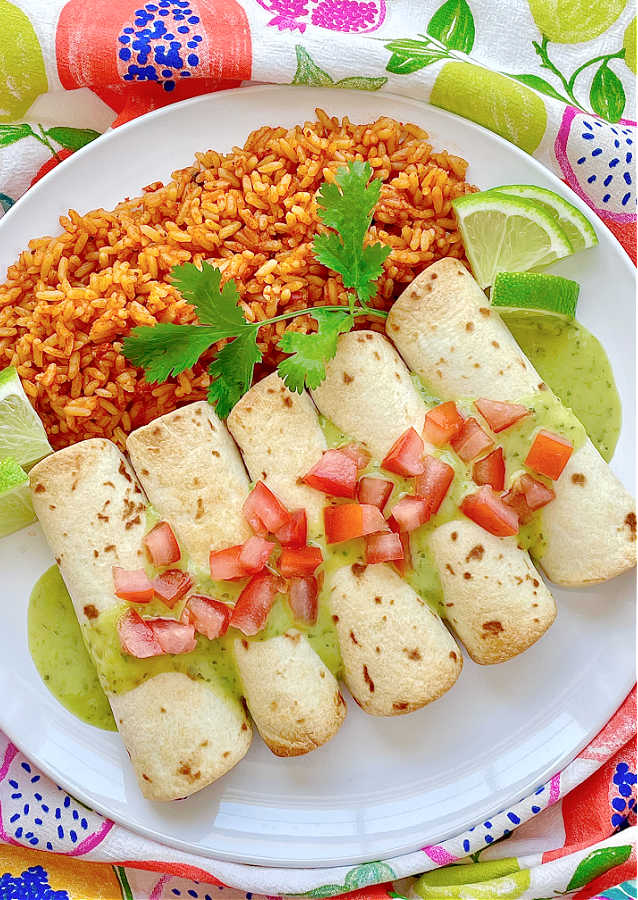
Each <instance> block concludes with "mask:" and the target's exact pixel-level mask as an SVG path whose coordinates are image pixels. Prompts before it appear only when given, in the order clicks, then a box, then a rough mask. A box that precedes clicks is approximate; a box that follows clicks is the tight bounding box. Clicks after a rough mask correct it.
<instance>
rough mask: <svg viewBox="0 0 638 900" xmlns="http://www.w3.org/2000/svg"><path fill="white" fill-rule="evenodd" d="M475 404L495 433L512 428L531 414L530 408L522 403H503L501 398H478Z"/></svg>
mask: <svg viewBox="0 0 638 900" xmlns="http://www.w3.org/2000/svg"><path fill="white" fill-rule="evenodd" d="M474 406H475V407H476V408H477V409H478V411H479V412H480V414H481V415H482V416H483V418H484V419H485V421H486V422H487V424H488V425H489V426H490V428H491V429H492V431H493V432H494V434H498V433H499V432H500V431H505V429H506V428H511V427H512V425H515V424H516V423H517V422H520V420H521V419H524V418H525V417H526V416H529V415H530V410H529V409H527V407H526V406H521V405H520V403H503V402H502V401H501V400H485V399H483V398H482V399H481V400H477V401H476V403H475V404H474Z"/></svg>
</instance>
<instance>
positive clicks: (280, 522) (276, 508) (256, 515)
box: [243, 481, 290, 534]
mask: <svg viewBox="0 0 638 900" xmlns="http://www.w3.org/2000/svg"><path fill="white" fill-rule="evenodd" d="M243 513H244V518H245V519H246V521H247V522H248V524H249V525H250V527H251V528H252V530H253V531H254V532H255V534H266V532H267V531H270V532H272V533H273V534H275V532H277V531H279V529H280V528H283V526H284V525H285V524H286V523H287V522H289V521H290V513H289V512H288V510H287V509H286V507H285V506H284V505H283V503H280V502H279V500H278V499H277V498H276V497H275V495H274V494H273V492H272V491H271V490H270V488H268V487H266V485H265V484H264V483H263V481H258V482H257V484H256V485H255V487H254V488H253V489H252V491H251V492H250V494H249V495H248V497H247V498H246V500H245V502H244V506H243Z"/></svg>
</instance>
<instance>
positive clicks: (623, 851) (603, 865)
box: [567, 844, 631, 891]
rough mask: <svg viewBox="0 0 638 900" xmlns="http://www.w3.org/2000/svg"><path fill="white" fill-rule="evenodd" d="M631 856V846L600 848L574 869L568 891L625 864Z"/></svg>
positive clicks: (576, 888) (574, 889)
mask: <svg viewBox="0 0 638 900" xmlns="http://www.w3.org/2000/svg"><path fill="white" fill-rule="evenodd" d="M630 856H631V844H622V845H621V846H619V847H600V848H599V849H598V850H594V851H593V853H590V854H589V856H586V857H585V859H583V860H581V862H580V863H579V864H578V866H577V867H576V871H575V872H574V874H573V875H572V877H571V880H570V882H569V884H568V885H567V890H568V891H576V890H578V889H579V888H582V887H584V886H585V885H586V884H589V882H590V881H593V880H594V878H598V876H599V875H603V874H604V873H605V872H608V871H609V869H613V868H614V866H620V865H621V864H622V863H624V862H626V861H627V860H628V859H629V857H630Z"/></svg>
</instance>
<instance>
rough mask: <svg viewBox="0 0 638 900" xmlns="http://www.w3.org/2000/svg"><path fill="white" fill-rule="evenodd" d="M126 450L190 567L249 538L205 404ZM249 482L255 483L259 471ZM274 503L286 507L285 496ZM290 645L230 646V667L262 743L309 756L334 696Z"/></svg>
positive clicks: (239, 487)
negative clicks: (173, 530) (232, 656)
mask: <svg viewBox="0 0 638 900" xmlns="http://www.w3.org/2000/svg"><path fill="white" fill-rule="evenodd" d="M284 390H285V388H284ZM277 401H278V402H280V397H279V396H278V397H277ZM308 402H310V401H308ZM249 432H250V433H251V435H252V438H253V439H254V441H255V442H256V443H260V442H261V441H262V438H261V436H260V434H259V430H258V429H257V431H256V432H255V433H254V434H253V433H252V432H251V431H250V429H249ZM127 446H128V448H129V451H130V453H131V458H132V460H133V463H134V465H135V467H136V469H137V471H138V473H139V476H140V479H141V481H142V483H143V485H144V487H145V488H146V490H147V492H148V494H149V496H150V498H151V500H152V501H153V505H154V506H155V507H156V509H157V510H158V512H160V513H161V514H162V515H164V514H166V515H167V516H168V514H169V511H170V513H171V516H172V517H171V521H173V522H174V523H175V525H176V531H177V534H178V536H179V538H180V540H181V541H182V542H183V545H184V547H185V549H186V550H187V552H188V553H190V554H191V555H192V557H193V558H194V559H195V560H196V561H197V560H199V561H200V562H202V561H203V562H204V565H205V566H206V567H208V554H209V552H210V550H221V549H224V548H225V547H229V546H232V545H235V544H239V543H242V542H243V541H244V540H246V538H248V537H250V535H251V533H252V532H251V530H250V528H249V527H248V524H247V522H246V521H245V519H244V516H243V513H242V507H243V504H244V501H245V500H246V497H247V496H248V494H249V492H250V482H249V480H248V474H247V472H246V469H245V467H244V463H243V460H242V457H241V456H240V453H239V451H238V449H237V446H236V444H235V442H234V440H233V438H232V437H231V435H230V434H229V433H228V430H227V429H226V426H225V425H224V424H223V422H221V421H220V420H219V419H218V418H217V415H216V414H215V411H214V410H213V408H212V406H210V405H209V404H208V403H206V402H199V403H192V404H190V405H189V406H185V407H183V408H181V409H178V410H175V411H174V412H171V413H167V414H166V415H165V416H162V417H161V418H160V419H156V420H154V421H153V422H151V423H150V424H149V425H145V426H144V427H143V428H140V429H138V430H137V431H134V432H133V433H132V434H130V435H129V438H128V444H127ZM156 448H159V452H155V450H156ZM243 450H244V446H243V445H242V451H243ZM289 456H290V458H291V459H292V458H294V454H289ZM268 460H270V456H268ZM251 474H253V473H252V472H251ZM255 476H256V477H255V480H258V479H259V477H260V476H261V472H256V473H255ZM180 485H182V487H181V488H180ZM308 490H309V489H308ZM280 499H281V500H282V501H283V502H284V503H286V498H285V497H280ZM244 643H245V644H247V647H248V649H245V648H244ZM290 646H291V641H290V640H284V639H283V637H282V636H279V637H275V638H269V639H268V640H265V641H261V642H260V641H255V642H252V641H245V642H243V641H236V642H235V648H236V649H237V648H239V651H240V652H239V653H237V652H236V653H235V662H236V664H237V666H238V668H239V669H240V672H241V675H242V682H243V687H244V690H245V699H246V703H247V705H248V709H249V711H250V714H251V716H252V717H253V719H254V721H255V724H256V725H257V729H258V730H259V733H260V734H261V736H262V738H263V739H264V742H265V743H266V744H267V745H268V747H270V749H271V750H272V751H273V752H274V753H277V754H278V755H291V756H292V755H299V754H301V753H308V752H309V751H310V750H314V749H315V748H316V747H319V746H320V745H321V744H322V743H324V742H325V741H327V740H328V739H329V738H331V737H332V736H333V734H334V733H335V731H337V730H338V728H339V726H340V725H341V721H342V719H343V716H342V717H341V718H339V717H338V716H337V715H335V703H334V697H333V694H334V691H332V692H330V691H328V692H327V691H326V682H327V683H330V679H331V680H332V687H333V688H334V689H336V690H337V691H338V686H337V683H336V681H335V680H334V678H333V676H332V675H331V674H330V672H329V671H328V670H326V672H327V675H329V676H330V678H327V676H326V674H325V672H324V671H323V670H324V669H325V666H324V665H323V663H322V662H321V659H320V658H319V656H318V655H317V654H316V653H315V651H314V650H313V648H312V647H311V645H310V643H309V642H308V639H307V638H306V637H305V636H304V637H300V639H299V641H298V642H296V644H295V646H296V653H295V655H294V658H291V653H290ZM260 666H261V668H260V669H259V667H260ZM260 682H262V683H261V684H260ZM285 698H287V700H286V699H285ZM273 702H275V706H273V705H272V704H273ZM291 710H298V711H300V712H299V715H298V716H297V718H303V719H304V722H301V723H295V718H294V716H293V715H292V713H291ZM310 710H313V715H312V716H311V715H310ZM344 714H345V707H344ZM313 726H314V728H315V730H314V731H312V730H311V729H312V727H313ZM262 728H263V731H262ZM295 728H296V731H295Z"/></svg>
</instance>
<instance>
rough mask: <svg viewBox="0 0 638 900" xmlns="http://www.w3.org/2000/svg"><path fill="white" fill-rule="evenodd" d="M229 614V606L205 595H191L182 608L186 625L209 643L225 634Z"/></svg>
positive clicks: (228, 622)
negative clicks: (204, 637)
mask: <svg viewBox="0 0 638 900" xmlns="http://www.w3.org/2000/svg"><path fill="white" fill-rule="evenodd" d="M231 612H232V609H231V607H230V606H227V605H226V604H225V603H222V602H221V601H220V600H213V598H212V597H207V596H206V595H205V594H191V596H190V597H189V598H188V600H187V601H186V606H185V607H184V613H186V616H187V617H188V619H187V620H188V623H189V624H191V625H194V626H195V631H198V632H199V633H200V634H204V635H206V637H207V638H210V640H211V641H213V640H215V638H218V637H222V635H224V634H226V632H227V631H228V626H229V624H230V614H231Z"/></svg>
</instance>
